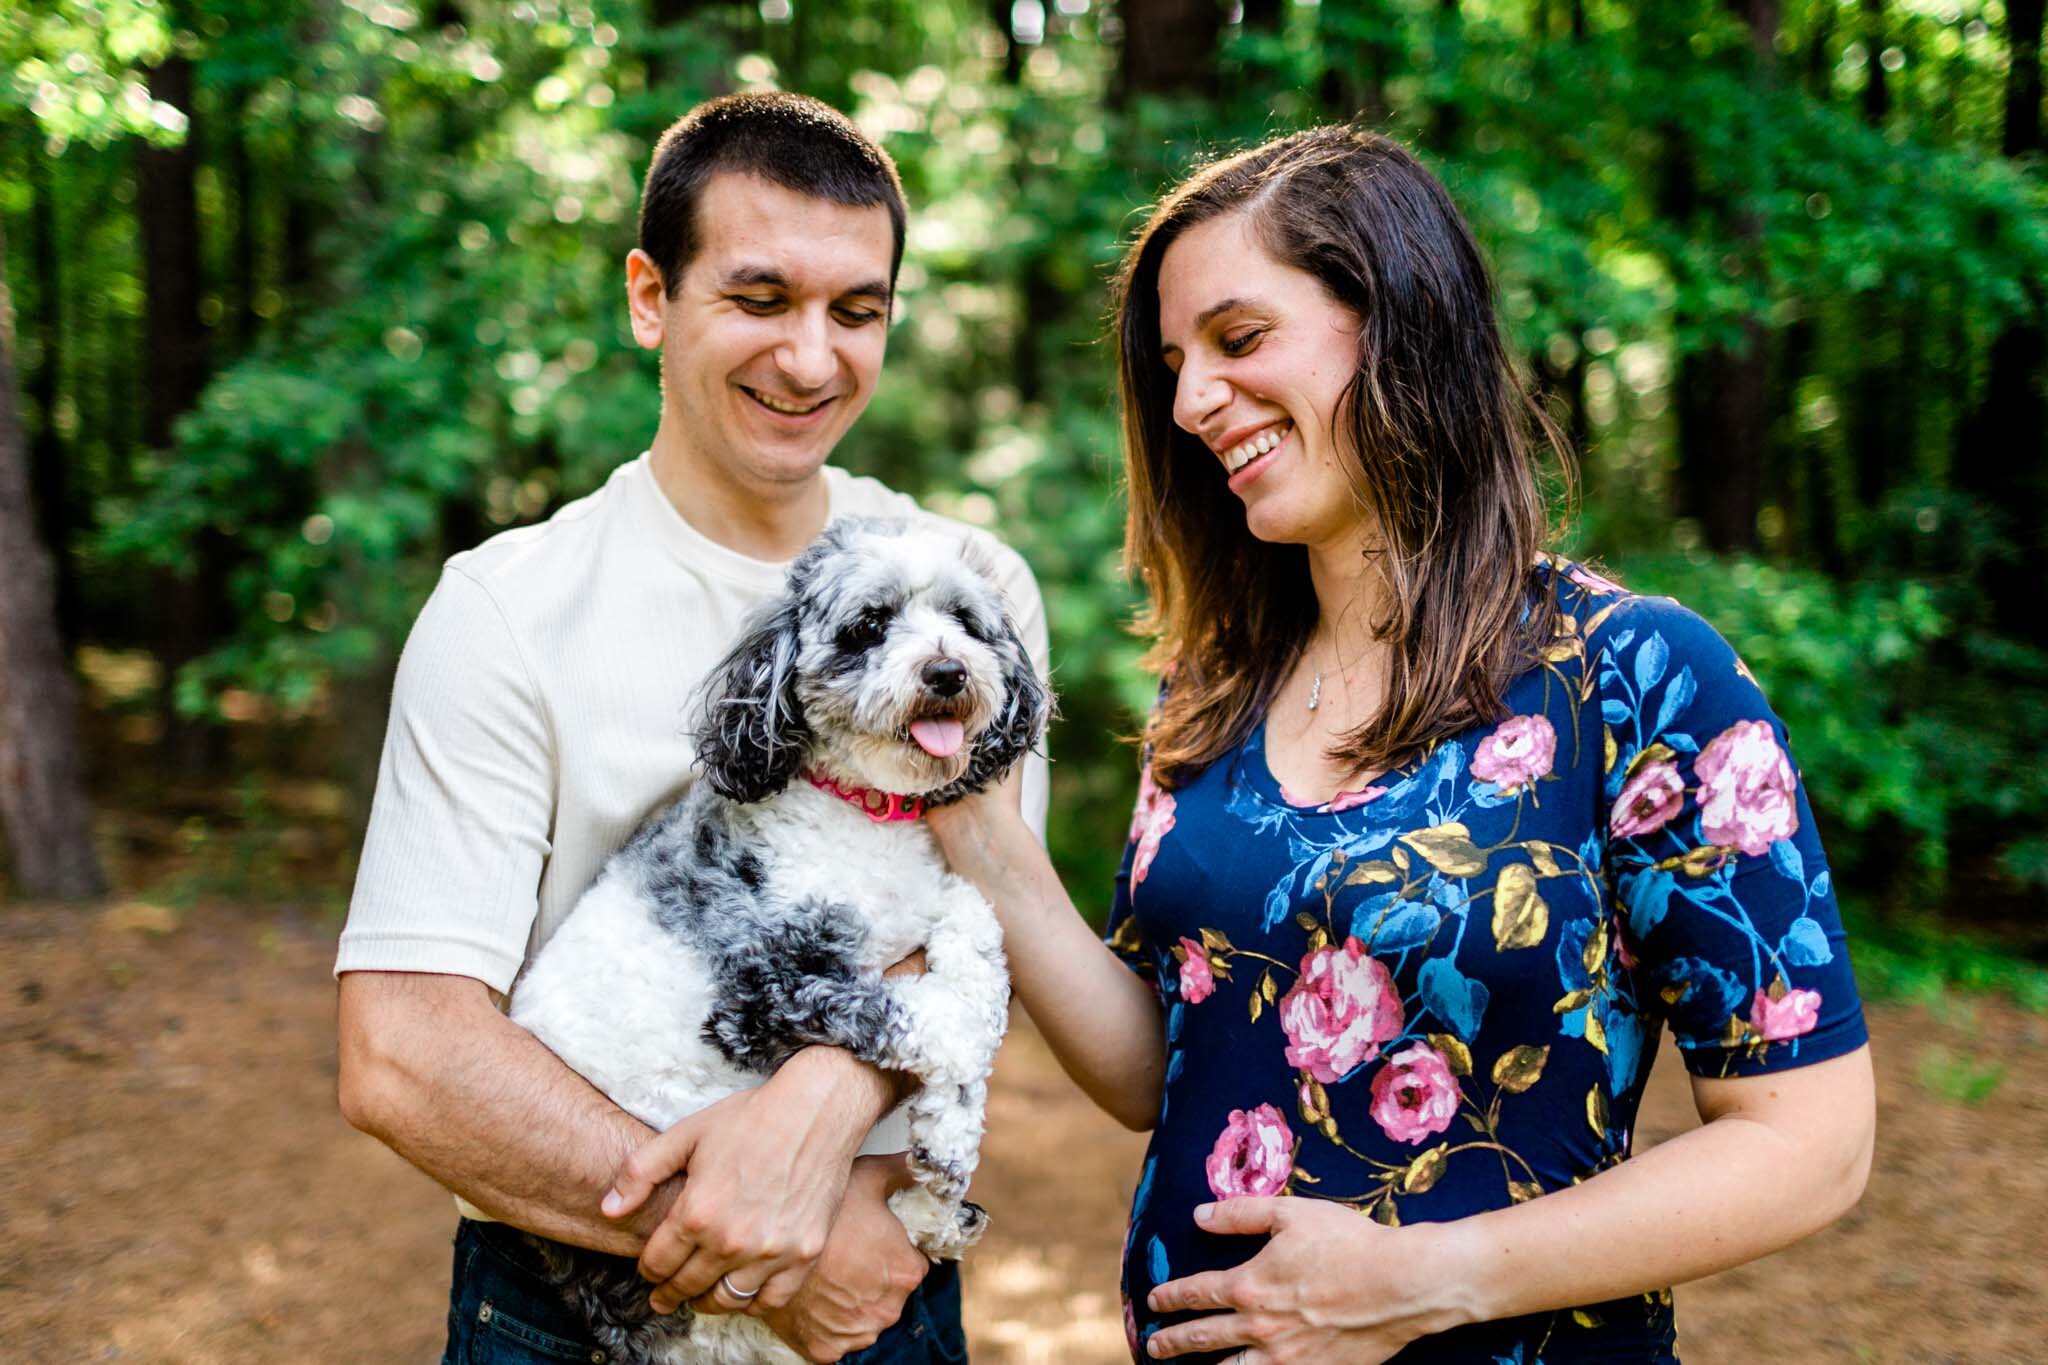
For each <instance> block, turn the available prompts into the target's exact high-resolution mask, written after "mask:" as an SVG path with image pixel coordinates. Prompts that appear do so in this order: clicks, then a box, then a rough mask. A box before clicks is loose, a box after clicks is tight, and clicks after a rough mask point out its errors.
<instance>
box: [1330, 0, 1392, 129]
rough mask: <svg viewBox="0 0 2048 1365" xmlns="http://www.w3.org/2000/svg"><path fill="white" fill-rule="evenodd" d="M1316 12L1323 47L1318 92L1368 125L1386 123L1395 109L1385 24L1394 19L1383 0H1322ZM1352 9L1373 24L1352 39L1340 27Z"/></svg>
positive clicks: (1341, 112)
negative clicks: (1383, 7)
mask: <svg viewBox="0 0 2048 1365" xmlns="http://www.w3.org/2000/svg"><path fill="white" fill-rule="evenodd" d="M1316 15H1317V17H1316V22H1317V24H1318V26H1319V28H1320V32H1319V34H1318V42H1319V43H1320V45H1321V48H1322V52H1323V79H1322V88H1321V89H1320V90H1319V91H1318V92H1317V93H1318V95H1319V97H1320V98H1321V100H1322V104H1323V108H1324V109H1326V110H1328V111H1329V112H1330V113H1331V114H1333V115H1335V116H1336V117H1338V118H1343V119H1351V118H1355V119H1358V120H1360V121H1361V122H1363V123H1365V124H1366V125H1367V126H1368V127H1379V126H1381V125H1382V124H1384V123H1386V121H1387V118H1388V115H1389V113H1390V112H1391V111H1390V109H1389V107H1388V104H1387V79H1388V76H1389V74H1390V72H1389V70H1388V68H1389V67H1390V66H1391V65H1392V62H1391V60H1390V59H1389V56H1388V51H1387V49H1388V46H1389V44H1388V41H1387V35H1386V32H1385V27H1386V25H1387V24H1388V23H1389V22H1390V21H1389V20H1388V19H1387V17H1386V15H1385V14H1384V13H1383V12H1382V11H1381V10H1380V6H1379V0H1323V4H1322V5H1321V7H1320V8H1319V9H1318V10H1317V12H1316ZM1348 15H1358V16H1360V17H1361V18H1362V19H1364V20H1365V22H1366V23H1367V24H1368V25H1369V27H1368V28H1367V32H1366V36H1365V37H1363V38H1362V39H1354V40H1351V41H1347V40H1346V38H1345V37H1344V36H1343V35H1342V34H1341V33H1340V32H1339V28H1340V26H1341V25H1342V23H1343V20H1344V19H1345V17H1346V16H1348ZM1368 16H1369V17H1368Z"/></svg>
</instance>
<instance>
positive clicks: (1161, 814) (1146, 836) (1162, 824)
mask: <svg viewBox="0 0 2048 1365" xmlns="http://www.w3.org/2000/svg"><path fill="white" fill-rule="evenodd" d="M1172 828H1173V793H1172V792H1169V791H1161V790H1160V789H1159V784H1158V783H1157V782H1154V781H1153V780H1152V765H1151V764H1149V763H1148V764H1146V765H1145V771H1144V772H1143V773H1142V774H1141V775H1140V776H1139V778H1138V809H1137V811H1136V812H1135V813H1134V814H1133V815H1132V816H1131V833H1130V841H1131V842H1132V843H1134V844H1136V845H1137V846H1138V852H1137V855H1136V856H1135V857H1133V858H1132V859H1131V890H1132V891H1133V892H1136V890H1137V887H1138V883H1139V882H1142V881H1144V880H1145V874H1146V873H1147V872H1149V871H1151V870H1152V857H1153V855H1154V854H1156V853H1158V852H1159V841H1160V840H1161V839H1164V838H1165V837H1166V835H1167V831H1169V830H1171V829H1172Z"/></svg>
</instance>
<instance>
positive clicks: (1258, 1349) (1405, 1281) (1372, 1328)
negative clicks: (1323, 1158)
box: [1146, 1198, 1466, 1365]
mask: <svg viewBox="0 0 2048 1365" xmlns="http://www.w3.org/2000/svg"><path fill="white" fill-rule="evenodd" d="M1195 1221H1196V1223H1198V1224H1200V1225H1201V1227H1202V1229H1203V1230H1204V1231H1207V1232H1217V1233H1224V1234H1227V1235H1237V1236H1250V1235H1256V1234H1260V1233H1270V1234H1271V1235H1272V1240H1271V1241H1269V1242H1267V1243H1266V1245H1265V1246H1264V1248H1262V1249H1261V1250H1260V1251H1259V1254H1258V1255H1256V1256H1254V1257H1252V1258H1251V1259H1250V1260H1249V1261H1246V1262H1245V1263H1244V1264H1243V1265H1241V1266H1238V1267H1236V1268H1235V1269H1233V1270H1212V1271H1207V1272H1205V1273H1203V1274H1200V1275H1189V1276H1186V1277H1185V1278H1182V1279H1178V1280H1171V1281H1168V1282H1167V1283H1166V1284H1162V1285H1160V1286H1158V1287H1157V1288H1155V1289H1154V1290H1153V1291H1152V1293H1151V1296H1150V1297H1149V1298H1148V1299H1147V1300H1146V1302H1147V1304H1148V1305H1149V1306H1150V1307H1151V1308H1152V1310H1153V1311H1154V1312H1160V1313H1168V1312H1187V1311H1192V1312H1205V1311H1213V1310H1219V1309H1220V1310H1222V1311H1221V1312H1218V1313H1216V1314H1215V1315H1214V1316H1211V1317H1206V1318H1199V1319H1196V1320H1195V1321H1192V1322H1183V1323H1178V1324H1176V1325H1174V1326H1172V1327H1166V1328H1162V1329H1161V1330H1160V1331H1159V1332H1158V1333H1157V1334H1155V1335H1154V1336H1153V1337H1152V1339H1151V1341H1150V1343H1149V1349H1150V1351H1151V1353H1152V1354H1153V1355H1154V1356H1156V1357H1161V1358H1165V1357H1171V1356H1177V1355H1181V1354H1184V1353H1186V1352H1190V1351H1218V1350H1227V1349H1229V1348H1230V1347H1233V1346H1238V1347H1248V1348H1250V1349H1248V1350H1246V1351H1244V1352H1243V1353H1242V1355H1241V1356H1238V1357H1233V1361H1232V1365H1236V1361H1237V1360H1240V1359H1241V1360H1243V1361H1245V1362H1247V1365H1279V1362H1287V1363H1288V1365H1294V1363H1295V1362H1318V1363H1319V1365H1320V1363H1321V1362H1327V1363H1328V1365H1377V1362H1379V1361H1383V1360H1385V1359H1387V1358H1388V1357H1389V1356H1391V1355H1393V1354H1394V1353H1395V1352H1396V1351H1399V1350H1400V1349H1401V1348H1402V1347H1403V1346H1406V1345H1407V1344H1408V1343H1409V1342H1411V1341H1413V1340H1415V1339H1416V1338H1417V1337H1421V1336H1427V1335H1429V1334H1430V1333H1432V1332H1441V1331H1444V1330H1446V1329H1447V1328H1450V1327H1453V1326H1456V1325H1458V1324H1459V1323H1460V1322H1463V1321H1465V1320H1466V1314H1465V1313H1464V1312H1463V1311H1462V1309H1461V1307H1460V1303H1459V1296H1460V1291H1461V1286H1462V1276H1461V1274H1460V1271H1459V1269H1458V1267H1457V1266H1456V1264H1455V1260H1456V1245H1457V1241H1456V1238H1455V1237H1454V1236H1453V1235H1451V1234H1450V1233H1449V1232H1448V1227H1447V1225H1434V1224H1419V1225H1417V1226H1415V1227H1412V1228H1388V1227H1382V1226H1380V1225H1379V1224H1378V1223H1375V1222H1373V1221H1372V1220H1371V1219H1370V1218H1364V1217H1361V1216H1360V1215H1359V1214H1358V1213H1357V1212H1356V1211H1355V1210H1352V1209H1349V1208H1346V1207H1345V1206H1344V1205H1341V1204H1332V1203H1327V1202H1325V1201H1323V1200H1319V1199H1285V1198H1283V1199H1231V1200H1226V1201H1224V1202H1223V1203H1219V1204H1204V1205H1202V1206H1201V1207H1200V1208H1197V1209H1196V1210H1195Z"/></svg>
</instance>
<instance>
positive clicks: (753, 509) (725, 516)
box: [650, 431, 831, 563]
mask: <svg viewBox="0 0 2048 1365" xmlns="http://www.w3.org/2000/svg"><path fill="white" fill-rule="evenodd" d="M709 464H710V462H709V461H705V460H701V459H698V458H696V457H695V456H693V454H692V453H691V452H690V451H689V450H688V449H687V448H686V447H684V446H683V445H682V444H681V443H680V442H678V441H675V440H673V439H671V438H670V437H669V433H667V432H666V431H660V432H656V433H655V438H654V445H653V447H652V452H651V459H650V465H651V468H652V470H653V473H654V482H655V486H656V487H658V488H660V489H661V493H662V496H663V497H665V498H667V499H668V502H669V506H671V507H673V508H675V509H676V515H677V516H679V517H681V518H682V519H683V520H684V521H686V522H688V523H689V524H690V526H691V528H692V529H693V530H695V531H697V532H698V533H699V534H700V535H703V536H704V537H706V538H707V539H709V540H713V541H716V542H717V543H718V544H720V545H723V546H724V547H725V548H726V549H728V550H732V551H734V552H735V553H737V554H742V555H745V556H746V557H747V558H749V559H760V560H766V561H769V562H771V563H780V562H781V561H783V560H787V559H794V558H796V556H797V555H798V554H799V553H801V552H802V550H803V548H804V547H805V546H806V545H809V544H810V543H811V542H812V541H813V540H815V539H817V537H818V532H820V531H822V530H824V529H825V518H826V516H827V514H828V512H829V511H830V506H831V497H830V494H829V493H828V492H827V490H826V487H825V473H824V470H823V469H822V468H820V469H818V470H816V471H814V472H813V473H812V474H811V476H810V477H809V478H808V479H804V480H800V481H797V482H792V483H786V484H784V483H762V484H760V485H759V486H755V485H754V484H751V483H749V484H742V483H740V482H739V481H737V480H735V479H733V478H732V477H731V476H730V475H729V474H727V473H726V472H725V471H723V470H718V469H714V468H710V467H708V466H709Z"/></svg>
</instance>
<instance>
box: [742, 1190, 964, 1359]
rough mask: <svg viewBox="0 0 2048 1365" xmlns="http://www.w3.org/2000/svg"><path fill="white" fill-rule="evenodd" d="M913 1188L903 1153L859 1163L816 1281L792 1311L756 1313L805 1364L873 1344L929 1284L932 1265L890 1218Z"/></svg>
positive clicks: (819, 1262)
mask: <svg viewBox="0 0 2048 1365" xmlns="http://www.w3.org/2000/svg"><path fill="white" fill-rule="evenodd" d="M910 1183H911V1182H910V1168H909V1166H908V1164H907V1163H906V1162H905V1161H904V1159H903V1156H902V1154H901V1153H898V1154H897V1155H895V1156H864V1157H862V1158H860V1160H858V1161H856V1162H854V1164H853V1175H852V1178H851V1179H849V1180H848V1181H847V1185H846V1201H845V1202H844V1203H843V1204H841V1205H840V1206H839V1217H838V1218H837V1219H836V1220H835V1221H834V1222H833V1224H832V1232H831V1235H830V1236H828V1237H827V1238H826V1239H825V1250H824V1252H823V1253H822V1254H821V1255H820V1256H819V1257H818V1260H817V1263H816V1264H815V1265H813V1266H812V1267H811V1273H810V1277H809V1278H808V1279H806V1280H805V1281H804V1282H803V1286H802V1287H801V1288H800V1289H798V1290H797V1292H796V1295H795V1297H794V1298H792V1299H791V1300H790V1301H789V1303H788V1304H787V1305H786V1306H784V1307H780V1308H761V1309H757V1310H756V1315H757V1316H758V1317H759V1318H760V1319H761V1320H762V1321H763V1322H765V1323H767V1324H768V1326H769V1328H770V1329H772V1330H773V1331H774V1333H775V1335H776V1336H779V1337H781V1338H782V1339H783V1340H784V1341H786V1342H788V1343H789V1344H790V1346H791V1347H793V1348H794V1349H795V1350H796V1351H798V1352H799V1353H800V1354H801V1355H802V1356H803V1357H804V1359H806V1360H815V1361H833V1360H838V1359H839V1358H840V1357H841V1356H844V1355H847V1354H849V1353H851V1352H853V1351H858V1350H861V1349H863V1348H865V1347H868V1346H872V1345H874V1344H875V1341H876V1340H877V1338H879V1337H880V1336H881V1335H882V1333H883V1332H885V1331H887V1330H888V1329H889V1326H890V1325H891V1324H892V1323H894V1322H895V1321H896V1319H898V1318H899V1317H901V1316H903V1304H904V1302H905V1301H906V1300H907V1299H908V1298H909V1297H910V1294H911V1292H912V1291H913V1290H915V1289H916V1288H917V1286H918V1285H919V1284H921V1283H923V1281H924V1275H925V1271H926V1270H928V1269H929V1268H930V1264H931V1263H930V1262H928V1261H926V1260H925V1258H924V1255H923V1253H921V1252H920V1251H918V1249H917V1248H916V1247H914V1246H912V1245H911V1244H910V1238H909V1237H908V1236H906V1235H905V1234H904V1231H903V1224H902V1223H900V1222H898V1221H897V1219H896V1215H895V1214H893V1213H891V1212H890V1211H889V1203H888V1200H889V1196H890V1195H892V1194H894V1193H895V1192H896V1191H897V1190H900V1189H905V1188H907V1187H908V1186H909V1185H910Z"/></svg>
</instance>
